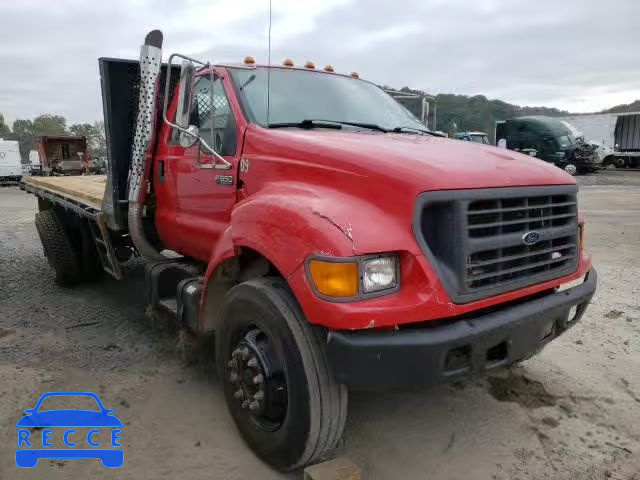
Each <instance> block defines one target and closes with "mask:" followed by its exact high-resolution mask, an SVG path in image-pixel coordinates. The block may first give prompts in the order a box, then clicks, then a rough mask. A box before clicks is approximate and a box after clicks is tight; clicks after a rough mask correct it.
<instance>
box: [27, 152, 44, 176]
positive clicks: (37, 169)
mask: <svg viewBox="0 0 640 480" xmlns="http://www.w3.org/2000/svg"><path fill="white" fill-rule="evenodd" d="M29 172H30V173H31V175H42V163H40V154H38V151H37V150H30V151H29Z"/></svg>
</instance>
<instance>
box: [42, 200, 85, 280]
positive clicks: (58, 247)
mask: <svg viewBox="0 0 640 480" xmlns="http://www.w3.org/2000/svg"><path fill="white" fill-rule="evenodd" d="M36 230H37V231H38V235H39V236H40V241H41V242H42V249H43V251H44V256H45V257H47V261H48V262H49V265H51V268H53V270H54V271H55V274H56V282H58V283H59V284H61V285H73V284H75V283H78V281H79V280H80V277H81V268H80V262H79V259H78V254H77V252H76V250H75V249H74V247H73V245H72V243H71V241H70V240H69V237H68V235H67V232H66V231H65V229H64V227H63V226H62V223H61V222H60V219H59V218H58V216H57V215H56V213H55V211H53V210H43V211H42V212H38V213H36Z"/></svg>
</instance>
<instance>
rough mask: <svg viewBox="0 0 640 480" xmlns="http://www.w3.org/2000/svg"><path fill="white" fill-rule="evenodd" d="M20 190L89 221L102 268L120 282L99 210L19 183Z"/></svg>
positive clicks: (39, 188) (106, 228)
mask: <svg viewBox="0 0 640 480" xmlns="http://www.w3.org/2000/svg"><path fill="white" fill-rule="evenodd" d="M20 188H21V189H22V190H25V191H26V192H29V193H32V194H34V195H35V196H36V197H41V198H44V199H46V200H49V201H50V202H51V203H54V204H56V205H59V206H61V207H62V208H64V209H65V210H71V211H73V212H74V213H76V214H78V215H79V216H81V217H84V218H86V219H87V220H88V221H89V228H90V229H91V233H92V235H93V239H94V241H95V244H96V248H97V250H98V254H99V255H100V260H101V261H102V268H103V269H104V271H105V272H107V273H109V274H110V275H112V276H113V277H114V278H115V279H116V280H122V278H123V277H124V275H123V273H122V269H121V268H120V262H119V261H118V257H117V255H116V252H115V249H114V248H113V244H112V243H111V237H110V236H109V230H108V227H107V219H106V217H105V215H104V213H102V212H101V211H100V209H99V208H97V207H94V206H91V205H90V204H88V203H83V202H80V201H78V200H75V199H74V198H71V197H68V196H65V195H61V194H59V193H56V192H53V191H51V190H47V189H44V188H41V187H37V186H35V185H31V184H29V183H25V182H20Z"/></svg>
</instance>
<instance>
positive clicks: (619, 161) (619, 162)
mask: <svg viewBox="0 0 640 480" xmlns="http://www.w3.org/2000/svg"><path fill="white" fill-rule="evenodd" d="M615 166H616V168H626V167H627V159H626V158H624V157H616V160H615Z"/></svg>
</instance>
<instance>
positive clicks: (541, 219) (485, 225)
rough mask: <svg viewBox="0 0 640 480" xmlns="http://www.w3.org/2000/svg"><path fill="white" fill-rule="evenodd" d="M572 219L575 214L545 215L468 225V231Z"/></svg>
mask: <svg viewBox="0 0 640 480" xmlns="http://www.w3.org/2000/svg"><path fill="white" fill-rule="evenodd" d="M572 217H575V213H565V214H561V215H547V216H545V217H532V218H527V219H525V220H509V221H497V222H493V223H479V224H474V225H469V229H470V230H475V229H478V228H488V227H497V226H502V225H517V224H520V223H525V224H527V226H528V224H529V223H531V222H532V221H534V222H544V221H545V220H556V219H560V218H572Z"/></svg>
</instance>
